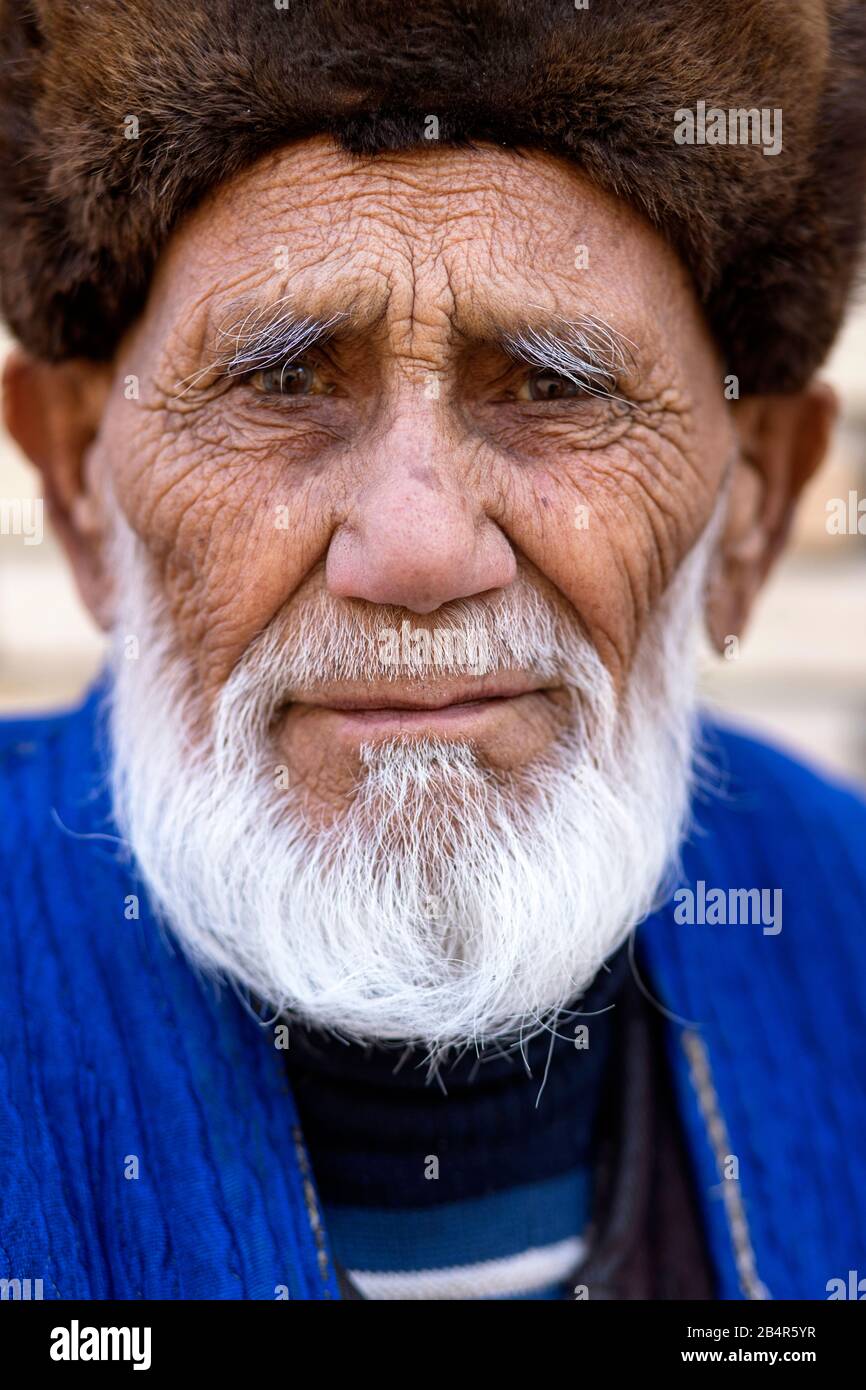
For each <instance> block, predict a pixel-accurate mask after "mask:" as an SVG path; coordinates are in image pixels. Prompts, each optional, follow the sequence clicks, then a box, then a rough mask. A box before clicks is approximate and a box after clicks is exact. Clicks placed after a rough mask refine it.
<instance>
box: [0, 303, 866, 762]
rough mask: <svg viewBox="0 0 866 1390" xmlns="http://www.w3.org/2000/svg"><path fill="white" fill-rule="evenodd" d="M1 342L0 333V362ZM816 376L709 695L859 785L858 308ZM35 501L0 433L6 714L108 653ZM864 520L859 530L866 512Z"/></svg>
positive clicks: (29, 479)
mask: <svg viewBox="0 0 866 1390" xmlns="http://www.w3.org/2000/svg"><path fill="white" fill-rule="evenodd" d="M7 346H8V344H7V341H6V340H5V339H2V338H0V358H2V356H3V354H4V353H5V351H6V349H7ZM823 375H824V376H825V377H826V378H827V379H828V380H830V381H832V382H833V384H834V385H835V386H836V388H837V390H838V391H839V394H840V396H841V399H842V419H841V422H840V426H839V428H838V431H837V435H836V441H835V446H834V448H833V451H832V455H831V457H830V458H829V460H828V461H827V463H826V464H825V465H824V467H823V469H822V470H821V472H820V474H819V475H818V477H817V478H816V479H814V480H813V482H812V483H811V485H810V487H809V490H808V493H807V494H806V497H805V500H804V502H803V505H802V507H801V510H800V514H799V518H798V521H797V525H796V528H795V533H794V536H793V538H792V542H791V545H790V547H789V550H788V552H787V554H786V556H785V557H784V559H783V560H782V561H781V562H780V564H779V566H778V567H777V569H776V571H775V573H774V574H773V576H772V578H771V580H770V582H769V584H768V586H767V588H766V589H765V591H764V594H763V596H762V598H761V599H760V600H759V604H758V608H757V611H756V613H755V615H754V617H753V620H752V623H751V625H750V627H749V629H748V631H747V633H746V636H745V638H744V640H743V641H742V642H741V643H740V646H739V652H738V653H736V654H733V655H732V656H731V658H730V659H727V660H722V659H717V658H713V659H709V658H708V659H707V660H706V661H705V663H704V665H705V675H704V690H705V696H706V703H707V704H708V705H709V706H710V707H711V708H713V709H715V710H718V711H721V712H723V713H724V715H725V716H726V717H727V718H728V720H729V721H732V722H736V723H738V724H742V725H746V726H748V727H751V728H753V729H755V730H758V731H760V732H762V733H764V734H766V735H769V736H770V737H771V738H772V739H774V740H775V741H776V742H778V743H781V744H783V745H784V746H787V747H788V748H791V749H793V750H794V751H795V752H797V753H799V754H800V755H801V756H805V758H806V759H807V760H809V761H811V762H813V763H816V764H819V765H822V766H824V767H825V768H827V769H830V770H835V771H838V772H841V773H843V774H844V775H846V776H848V777H852V778H856V779H858V780H860V781H862V782H864V783H866V534H863V535H859V534H857V532H856V506H857V503H858V502H859V501H862V500H863V499H866V307H862V308H860V309H858V310H856V311H855V312H854V313H852V315H851V316H850V318H849V321H848V323H847V326H846V328H845V330H844V332H843V335H842V337H841V339H840V341H839V343H838V345H837V348H836V350H835V352H834V354H833V356H832V358H831V360H830V362H829V363H828V365H827V368H826V369H825V372H824V373H823ZM38 496H39V487H38V483H37V478H36V474H35V473H34V472H33V470H32V469H31V468H29V467H28V466H27V465H25V463H24V461H23V459H22V457H21V456H20V454H19V453H18V451H17V450H16V449H15V447H14V445H13V444H12V443H11V441H10V440H9V439H8V437H7V436H5V435H4V434H2V432H0V716H2V715H4V714H9V713H14V712H16V711H24V710H38V709H51V708H57V707H58V706H60V705H63V704H66V703H69V702H72V701H74V700H75V699H76V698H77V697H78V695H79V694H80V693H81V691H82V690H83V688H84V687H85V685H86V684H87V682H88V681H89V680H90V678H91V676H92V675H93V674H94V673H95V671H96V670H97V669H98V667H99V664H100V661H101V658H102V652H103V645H104V644H103V638H102V637H101V635H100V634H99V632H98V631H97V629H96V628H95V626H94V625H93V623H92V622H91V620H90V618H89V617H88V616H87V614H86V612H85V610H84V608H83V607H82V605H81V603H80V601H79V600H78V597H77V595H76V593H75V590H74V588H73V585H72V581H71V579H70V578H69V575H68V572H67V569H66V566H65V564H64V562H63V558H62V555H61V552H60V549H59V546H58V544H57V542H56V540H55V539H54V537H53V536H52V535H51V534H50V530H49V528H48V525H47V519H46V527H45V537H44V540H43V541H42V542H41V543H40V544H27V543H26V541H27V538H26V536H25V535H22V534H20V529H21V528H20V526H18V527H15V526H14V524H13V523H14V518H15V516H16V515H22V516H24V517H26V516H27V512H26V510H25V511H21V508H26V506H27V503H28V499H34V498H37V497H38ZM834 501H838V503H839V504H840V506H842V507H843V509H844V512H845V513H846V514H847V513H848V512H849V510H850V511H852V513H853V515H854V516H855V527H854V528H853V533H851V531H852V528H850V527H849V528H848V530H849V533H848V534H833V533H832V531H831V530H830V529H828V515H829V513H828V503H829V504H830V506H831V508H832V507H833V504H834ZM851 503H853V506H851ZM863 512H864V514H863V517H862V521H861V525H862V529H863V531H864V533H866V504H864V509H863ZM16 531H17V532H18V533H17V534H16V533H15V532H16Z"/></svg>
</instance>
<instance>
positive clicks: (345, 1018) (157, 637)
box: [0, 0, 866, 1299]
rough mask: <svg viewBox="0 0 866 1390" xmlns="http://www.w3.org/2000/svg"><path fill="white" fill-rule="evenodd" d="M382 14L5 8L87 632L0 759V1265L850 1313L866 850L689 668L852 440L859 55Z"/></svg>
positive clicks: (793, 10)
mask: <svg viewBox="0 0 866 1390" xmlns="http://www.w3.org/2000/svg"><path fill="white" fill-rule="evenodd" d="M404 11H405V7H404V6H402V5H396V4H395V5H391V4H388V3H352V4H343V3H327V4H326V3H324V0H323V3H308V4H304V5H294V6H291V7H287V6H283V5H281V4H276V5H275V4H272V3H271V2H270V0H267V2H266V0H246V3H245V4H243V5H241V4H235V3H233V0H207V3H205V0H191V3H189V4H187V5H185V6H184V7H182V8H181V9H178V7H177V6H176V5H174V4H169V3H167V0H145V3H142V4H139V5H137V6H135V7H127V6H119V5H117V4H116V3H114V0H92V3H90V4H88V5H86V6H80V7H72V8H69V7H57V6H54V5H52V4H50V3H47V0H38V3H36V4H30V3H28V4H25V3H23V2H20V0H7V3H6V4H5V5H4V6H3V8H2V31H0V37H2V55H3V64H4V91H3V97H2V111H0V168H2V192H0V228H2V238H0V243H2V250H0V277H2V299H3V306H4V311H5V313H6V316H7V318H8V320H9V322H10V324H11V326H12V329H13V331H14V332H15V334H16V336H17V338H18V340H19V343H20V347H19V348H18V349H16V351H15V352H14V353H13V355H12V357H11V359H10V361H9V363H8V366H7V369H6V381H5V386H6V418H7V422H8V426H9V428H10V430H11V432H12V434H13V436H14V437H15V438H16V439H17V441H18V442H19V444H20V445H21V446H22V448H23V449H24V451H25V452H26V453H27V454H28V455H29V457H30V458H31V459H32V460H33V462H34V463H35V465H36V466H37V468H38V469H39V470H40V473H41V476H42V485H43V489H44V495H45V498H46V499H47V502H48V504H49V507H50V511H51V515H52V518H53V522H54V525H55V527H56V530H57V533H58V535H59V536H60V538H61V540H62V542H63V544H64V546H65V549H66V552H67V555H68V557H69V561H70V564H71V566H72V569H73V571H74V573H75V577H76V579H77V582H78V585H79V588H80V590H81V592H82V594H83V596H84V598H85V601H86V603H87V604H88V606H89V608H90V610H91V611H92V613H93V614H94V615H95V616H96V618H97V619H98V621H99V622H100V623H102V624H103V625H104V626H105V628H106V629H108V630H109V631H110V632H111V634H112V637H113V642H112V647H111V659H110V663H109V670H108V671H107V672H106V675H105V676H104V677H103V678H102V679H101V680H100V682H99V684H98V686H97V687H96V689H95V690H94V691H93V692H91V694H90V696H89V697H88V698H87V700H86V701H85V703H84V704H83V706H82V707H81V708H80V709H79V710H77V711H76V712H74V713H71V714H62V715H58V716H57V717H53V718H47V719H39V720H27V721H19V722H16V723H10V724H8V725H7V726H6V727H5V728H4V730H3V733H2V742H0V749H2V752H0V757H2V769H3V780H2V796H3V812H2V819H0V825H2V828H0V849H2V862H3V880H2V881H3V919H4V920H3V933H2V941H3V957H2V960H3V965H2V970H0V990H2V993H3V998H2V1010H0V1013H2V1028H3V1035H4V1046H3V1057H4V1069H5V1070H4V1083H3V1086H2V1089H0V1110H2V1117H3V1123H2V1133H3V1136H4V1138H3V1149H2V1152H3V1168H4V1171H3V1181H2V1184H0V1246H2V1249H3V1251H4V1259H5V1260H6V1263H7V1266H8V1268H7V1269H4V1270H2V1271H0V1273H3V1274H4V1275H7V1276H8V1277H19V1278H23V1277H25V1276H27V1277H30V1278H38V1279H41V1280H42V1281H43V1288H44V1293H45V1296H46V1297H47V1296H51V1297H57V1298H196V1297H205V1298H265V1299H273V1298H281V1297H291V1298H302V1299H319V1298H335V1297H340V1296H344V1297H346V1296H348V1297H354V1298H358V1297H361V1298H421V1299H455V1298H466V1299H484V1298H503V1297H505V1298H507V1297H512V1298H557V1297H558V1298H589V1299H594V1298H596V1299H625V1298H652V1299H677V1298H685V1297H704V1298H713V1297H715V1298H741V1297H742V1298H755V1299H757V1298H765V1297H775V1298H788V1297H806V1298H815V1299H821V1298H826V1297H827V1296H828V1292H831V1295H832V1288H831V1286H832V1281H834V1280H838V1279H842V1280H845V1279H847V1278H848V1273H849V1271H850V1270H852V1269H856V1268H857V1267H858V1263H857V1262H858V1260H859V1261H860V1263H861V1264H862V1260H863V1252H864V1244H863V1238H864V1234H866V1184H864V1183H863V1181H862V1178H863V1172H862V1148H861V1151H860V1152H859V1153H858V1149H857V1145H858V1142H861V1143H862V1136H863V1125H864V1119H866V1099H864V1086H863V1070H862V1067H861V1066H858V1064H857V1052H858V1046H859V1044H860V1043H861V1042H862V1016H861V1012H860V1008H859V999H860V994H859V991H860V990H862V986H863V980H864V965H866V938H864V931H863V928H864V925H866V920H864V919H866V866H864V862H863V856H862V846H863V843H864V835H866V806H864V803H863V801H862V800H861V799H859V798H858V797H857V795H856V794H855V793H853V792H852V791H849V790H846V789H843V788H839V787H836V786H832V785H830V784H829V783H827V782H826V781H824V780H822V779H820V778H819V777H817V776H816V775H814V774H813V773H812V772H810V771H807V770H806V769H804V768H802V767H800V766H798V765H797V764H795V763H793V762H791V761H790V760H789V759H788V758H786V757H785V756H783V755H781V754H780V753H777V752H774V751H772V750H770V749H769V748H767V747H764V746H762V745H761V744H758V743H755V742H752V741H749V740H748V739H745V738H742V737H738V736H734V735H733V734H731V733H729V732H724V731H722V730H720V729H717V728H715V727H713V726H711V725H710V724H708V723H700V722H699V721H698V719H697V716H696V706H695V679H694V677H695V665H696V643H697V629H698V628H699V627H700V625H701V623H702V622H703V623H704V624H705V625H706V628H707V630H708V631H709V634H710V636H711V638H712V640H713V642H714V644H715V646H716V647H717V648H718V649H719V650H724V649H725V647H726V644H729V643H730V642H731V639H732V638H734V637H736V635H737V634H739V633H740V631H741V630H742V627H743V624H744V622H745V620H746V617H747V614H748V612H749V609H750V607H751V605H752V602H753V600H754V598H755V595H756V593H757V592H758V590H759V589H760V587H761V584H762V583H763V581H764V579H765V577H766V575H767V572H768V570H769V569H770V566H771V564H772V562H773V560H774V559H775V558H776V556H777V555H778V553H779V551H780V549H781V548H782V546H783V544H784V541H785V536H786V532H787V530H788V526H789V524H790V520H791V516H792V512H793V510H794V507H795V505H796V502H797V498H798V495H799V493H800V491H801V489H802V488H803V486H804V484H805V483H806V482H807V480H808V479H809V478H810V477H811V475H812V474H813V472H814V470H815V469H816V467H817V466H818V464H819V463H820V461H821V458H822V456H823V454H824V452H825V448H826V445H827V440H828V435H829V432H830V429H831V424H832V419H833V413H834V403H833V398H832V395H831V393H830V392H829V390H828V389H827V388H826V387H824V386H822V385H821V384H817V383H816V382H815V380H814V373H815V371H816V369H817V368H818V366H819V365H820V363H821V361H822V359H823V357H824V356H825V354H826V351H827V349H828V347H829V345H830V343H831V341H832V339H833V337H834V334H835V332H836V330H837V328H838V324H839V321H840V317H841V314H842V311H843V308H844V305H845V302H846V297H847V295H848V292H849V288H850V284H851V280H852V274H853V267H854V262H855V257H856V251H857V246H858V240H859V236H860V231H861V226H862V209H863V186H864V166H866V159H864V144H866V133H864V103H863V83H864V74H866V24H864V20H863V11H862V8H861V7H860V6H859V5H856V4H847V3H844V0H827V3H825V4H822V3H820V2H819V0H800V3H791V0H784V3H782V0H778V3H777V0H737V3H733V0H722V2H721V3H719V4H716V5H713V6H710V7H707V6H704V5H701V4H698V3H697V0H665V2H663V3H655V4H653V5H643V4H635V3H631V4H628V5H623V4H619V3H613V0H593V3H592V5H591V6H588V7H583V6H570V5H568V4H566V3H562V2H561V0H549V3H548V2H547V0H545V2H544V3H539V0H532V3H523V0H487V3H483V4H477V5H475V4H473V5H457V4H453V3H449V2H448V0H431V3H429V4H425V6H423V8H422V11H420V12H419V14H418V16H417V17H414V16H413V17H412V19H411V20H409V19H407V18H406V16H405V13H404ZM215 982H216V983H215ZM219 982H222V984H223V986H224V987H222V988H220V987H219Z"/></svg>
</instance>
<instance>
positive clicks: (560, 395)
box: [521, 371, 586, 401]
mask: <svg viewBox="0 0 866 1390" xmlns="http://www.w3.org/2000/svg"><path fill="white" fill-rule="evenodd" d="M526 391H527V394H526V395H525V396H523V395H522V393H521V398H522V399H523V400H530V401H561V400H566V399H568V398H570V397H575V396H583V395H585V394H586V392H585V391H584V389H583V388H582V387H581V386H579V385H578V384H577V382H574V381H570V380H569V378H568V377H567V376H560V375H559V373H558V372H548V371H539V372H534V373H533V375H532V376H531V377H529V379H528V380H527V382H526Z"/></svg>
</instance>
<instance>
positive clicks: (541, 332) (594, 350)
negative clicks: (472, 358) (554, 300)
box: [502, 315, 635, 405]
mask: <svg viewBox="0 0 866 1390" xmlns="http://www.w3.org/2000/svg"><path fill="white" fill-rule="evenodd" d="M502 345H503V347H504V349H505V351H506V352H507V353H508V355H509V356H510V357H514V358H516V359H517V360H518V361H519V362H524V363H526V364H527V365H528V366H531V367H537V368H539V370H542V371H549V372H555V373H556V374H557V375H558V376H562V377H565V379H566V381H572V382H574V384H575V386H579V387H580V388H581V389H582V390H584V391H586V392H587V393H588V394H590V395H593V396H605V397H608V398H611V399H615V400H619V401H622V403H623V404H624V405H630V404H631V402H630V401H626V400H625V399H624V398H623V397H621V396H616V395H615V391H616V387H617V384H618V382H619V380H620V378H621V377H622V376H623V374H624V373H625V372H626V371H627V370H628V369H629V368H630V367H631V366H632V365H633V362H634V358H633V352H632V349H634V346H635V345H634V343H632V342H631V341H630V339H628V338H626V337H624V335H623V334H622V333H619V332H618V331H617V330H616V329H615V328H612V327H611V325H610V324H608V323H605V322H604V320H603V319H599V318H595V317H594V316H593V315H585V316H582V317H581V318H580V319H574V320H572V319H562V320H561V327H557V328H553V327H549V326H545V327H542V328H535V327H533V326H531V325H527V326H526V327H525V328H519V329H515V330H514V331H513V332H509V333H506V334H505V335H504V336H503V338H502Z"/></svg>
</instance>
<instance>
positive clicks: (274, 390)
mask: <svg viewBox="0 0 866 1390" xmlns="http://www.w3.org/2000/svg"><path fill="white" fill-rule="evenodd" d="M250 380H251V381H252V384H253V388H254V389H255V390H256V391H258V392H259V393H260V394H261V395H263V396H316V395H321V394H322V393H323V387H322V384H321V382H320V381H319V377H318V373H317V372H316V370H315V368H314V367H310V366H308V365H307V364H306V363H305V362H283V363H282V364H281V363H277V364H276V366H273V367H262V368H261V369H260V370H259V371H257V372H253V374H252V376H251V378H250Z"/></svg>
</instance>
